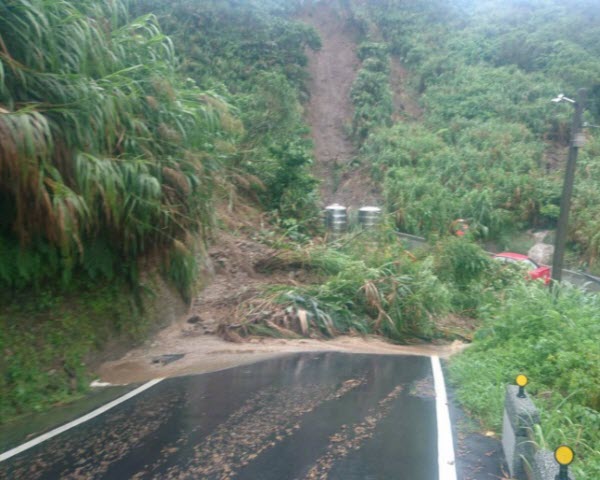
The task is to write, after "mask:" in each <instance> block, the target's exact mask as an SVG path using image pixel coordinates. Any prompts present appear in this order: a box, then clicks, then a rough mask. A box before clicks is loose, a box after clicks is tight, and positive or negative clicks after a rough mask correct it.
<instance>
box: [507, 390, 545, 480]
mask: <svg viewBox="0 0 600 480" xmlns="http://www.w3.org/2000/svg"><path fill="white" fill-rule="evenodd" d="M522 389H523V387H519V386H517V385H509V386H508V387H506V396H505V399H504V422H503V425H502V448H503V450H504V456H505V457H506V463H507V464H508V468H509V471H510V475H511V477H513V478H517V479H526V478H527V476H526V472H525V462H524V461H523V458H530V457H532V456H533V455H534V446H533V444H532V442H531V439H530V433H531V432H532V431H533V427H534V425H536V424H538V423H540V415H539V412H538V411H537V409H536V408H535V405H534V404H533V402H532V401H531V399H530V398H529V397H528V396H526V395H525V396H524V397H523V396H519V393H520V391H521V390H522Z"/></svg>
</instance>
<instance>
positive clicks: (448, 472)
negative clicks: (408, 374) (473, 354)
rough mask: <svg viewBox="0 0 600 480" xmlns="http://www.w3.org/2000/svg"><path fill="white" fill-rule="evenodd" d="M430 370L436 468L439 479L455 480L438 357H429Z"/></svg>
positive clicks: (454, 462) (450, 431)
mask: <svg viewBox="0 0 600 480" xmlns="http://www.w3.org/2000/svg"><path fill="white" fill-rule="evenodd" d="M431 370H432V372H433V384H434V387H435V410H436V414H437V429H438V469H439V478H440V480H456V461H455V457H454V441H453V439H452V424H451V422H450V411H449V410H448V397H447V395H446V385H445V383H444V372H442V365H441V363H440V358H439V357H437V356H435V355H434V356H432V357H431Z"/></svg>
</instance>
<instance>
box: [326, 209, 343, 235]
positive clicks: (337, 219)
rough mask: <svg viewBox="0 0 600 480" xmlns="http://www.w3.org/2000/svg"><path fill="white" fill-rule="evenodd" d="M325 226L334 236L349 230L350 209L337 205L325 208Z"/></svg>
mask: <svg viewBox="0 0 600 480" xmlns="http://www.w3.org/2000/svg"><path fill="white" fill-rule="evenodd" d="M325 225H326V227H327V230H329V231H331V232H333V233H334V234H338V233H342V232H345V231H346V230H347V229H348V209H347V208H346V207H344V206H343V205H338V204H337V203H334V204H333V205H329V206H327V207H325Z"/></svg>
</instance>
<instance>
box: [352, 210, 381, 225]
mask: <svg viewBox="0 0 600 480" xmlns="http://www.w3.org/2000/svg"><path fill="white" fill-rule="evenodd" d="M380 221H381V208H379V207H362V208H361V209H360V210H359V211H358V223H359V225H361V226H362V227H363V228H373V227H375V226H376V225H377V224H378V223H379V222H380Z"/></svg>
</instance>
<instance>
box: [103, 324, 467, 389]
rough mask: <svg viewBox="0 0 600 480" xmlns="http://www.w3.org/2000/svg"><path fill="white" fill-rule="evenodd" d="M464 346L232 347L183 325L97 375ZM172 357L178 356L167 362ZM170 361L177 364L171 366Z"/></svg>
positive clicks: (373, 342)
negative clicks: (300, 354)
mask: <svg viewBox="0 0 600 480" xmlns="http://www.w3.org/2000/svg"><path fill="white" fill-rule="evenodd" d="M465 347H466V345H465V344H463V343H462V342H459V341H455V342H453V343H451V344H447V345H431V344H423V345H394V344H392V343H389V342H386V341H385V340H383V339H381V338H379V337H351V336H342V337H337V338H335V339H333V340H329V341H325V340H317V339H289V340H288V339H274V338H250V339H248V341H247V342H245V343H231V342H226V341H225V340H223V339H221V338H219V337H218V336H216V335H197V336H196V335H194V331H193V327H189V326H188V325H187V324H186V322H185V321H184V320H182V321H181V322H179V323H177V324H174V325H172V326H170V327H168V328H166V329H165V330H163V331H162V332H160V333H159V335H158V336H157V337H155V338H154V340H153V341H152V343H150V344H149V345H147V346H143V347H140V348H136V349H134V350H132V351H130V352H129V353H127V354H126V355H125V356H124V357H122V358H120V359H118V360H115V361H110V362H105V363H104V364H102V365H101V366H100V367H99V368H98V370H97V373H98V377H99V380H100V381H102V382H107V383H111V384H115V385H122V384H128V383H139V382H145V381H148V380H151V379H153V378H157V377H173V376H180V375H189V374H194V373H205V372H214V371H217V370H223V369H226V368H230V367H234V366H237V365H243V364H249V363H254V362H257V361H260V360H266V359H269V358H274V357H278V356H281V355H285V354H289V353H296V352H346V353H372V354H383V355H427V356H429V355H437V356H439V357H441V358H445V357H448V356H450V355H452V354H454V353H457V352H459V351H461V350H463V349H464V348H465ZM170 355H173V356H176V357H168V356H170ZM181 355H182V356H181ZM171 358H176V360H174V361H169V360H170V359H171ZM163 359H164V361H163Z"/></svg>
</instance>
